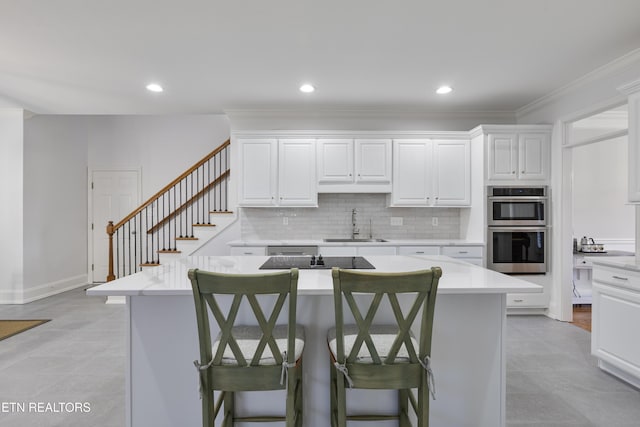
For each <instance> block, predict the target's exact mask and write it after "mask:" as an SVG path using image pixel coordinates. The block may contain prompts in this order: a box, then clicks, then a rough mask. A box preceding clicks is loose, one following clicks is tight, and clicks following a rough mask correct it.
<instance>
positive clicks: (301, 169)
mask: <svg viewBox="0 0 640 427" xmlns="http://www.w3.org/2000/svg"><path fill="white" fill-rule="evenodd" d="M278 153H279V154H278V157H279V159H278V175H279V179H278V197H279V199H278V203H279V204H280V206H318V190H317V180H316V147H315V142H314V140H313V139H281V140H280V147H279V149H278Z"/></svg>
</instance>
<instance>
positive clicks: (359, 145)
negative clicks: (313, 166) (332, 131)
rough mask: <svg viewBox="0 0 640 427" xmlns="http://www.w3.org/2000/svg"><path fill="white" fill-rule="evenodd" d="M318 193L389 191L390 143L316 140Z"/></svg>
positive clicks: (357, 140) (382, 140)
mask: <svg viewBox="0 0 640 427" xmlns="http://www.w3.org/2000/svg"><path fill="white" fill-rule="evenodd" d="M317 163H318V192H320V193H348V192H352V193H379V192H382V193H388V192H389V191H391V140H390V139H385V138H377V139H361V138H355V139H354V138H340V139H335V138H319V139H318V140H317Z"/></svg>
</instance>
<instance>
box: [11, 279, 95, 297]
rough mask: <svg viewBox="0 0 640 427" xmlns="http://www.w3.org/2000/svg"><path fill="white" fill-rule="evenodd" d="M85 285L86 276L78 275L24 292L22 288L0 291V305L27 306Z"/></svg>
mask: <svg viewBox="0 0 640 427" xmlns="http://www.w3.org/2000/svg"><path fill="white" fill-rule="evenodd" d="M87 283H88V282H87V275H86V274H79V275H77V276H73V277H68V278H66V279H61V280H56V281H54V282H49V283H44V284H42V285H38V286H33V287H30V288H27V289H26V290H24V287H23V288H22V289H17V290H14V291H2V290H0V304H27V303H30V302H33V301H36V300H39V299H42V298H46V297H50V296H52V295H56V294H59V293H62V292H66V291H70V290H72V289H76V288H80V287H82V286H86V285H87Z"/></svg>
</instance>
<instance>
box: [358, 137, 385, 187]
mask: <svg viewBox="0 0 640 427" xmlns="http://www.w3.org/2000/svg"><path fill="white" fill-rule="evenodd" d="M355 151H356V167H355V169H356V181H358V182H379V183H388V182H391V140H390V139H357V140H356V146H355Z"/></svg>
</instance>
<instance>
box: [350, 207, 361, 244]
mask: <svg viewBox="0 0 640 427" xmlns="http://www.w3.org/2000/svg"><path fill="white" fill-rule="evenodd" d="M356 214H357V211H356V208H353V209H352V210H351V224H352V228H351V238H352V239H355V238H356V236H357V235H359V234H360V230H359V229H358V227H357V223H356Z"/></svg>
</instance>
